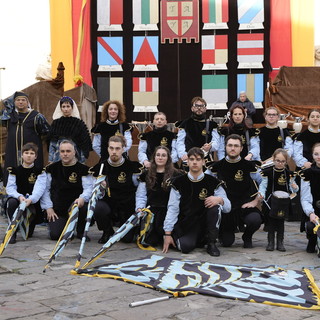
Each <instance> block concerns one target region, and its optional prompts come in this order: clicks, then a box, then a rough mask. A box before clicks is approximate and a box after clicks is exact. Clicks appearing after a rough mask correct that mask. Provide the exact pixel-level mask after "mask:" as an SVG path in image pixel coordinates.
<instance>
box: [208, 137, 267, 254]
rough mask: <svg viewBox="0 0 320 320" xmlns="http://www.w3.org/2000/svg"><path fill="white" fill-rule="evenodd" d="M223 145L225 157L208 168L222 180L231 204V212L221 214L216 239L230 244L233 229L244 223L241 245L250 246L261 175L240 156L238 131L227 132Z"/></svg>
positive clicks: (257, 219)
mask: <svg viewBox="0 0 320 320" xmlns="http://www.w3.org/2000/svg"><path fill="white" fill-rule="evenodd" d="M225 148H226V154H227V155H226V157H225V158H224V159H222V160H220V161H218V162H215V163H213V164H212V165H211V166H209V169H208V171H207V173H210V174H212V175H213V176H216V177H217V178H218V179H219V180H221V181H224V183H225V184H226V191H227V196H228V198H229V199H230V202H231V206H232V209H231V212H230V214H228V215H222V221H221V226H220V232H219V239H220V242H221V244H222V245H223V246H224V247H230V246H231V245H232V244H233V243H234V241H235V232H236V231H237V230H238V228H239V227H242V226H243V225H244V226H245V229H244V233H243V235H242V240H243V247H244V248H252V236H253V234H254V233H255V232H256V231H257V230H258V229H259V228H260V225H261V223H262V218H261V213H260V210H259V209H258V208H257V205H258V203H259V200H260V199H259V196H258V194H257V191H258V189H257V187H256V186H255V182H257V183H258V184H260V182H261V176H260V174H259V173H258V172H257V169H256V167H255V164H254V163H253V162H252V161H248V160H245V159H242V158H241V157H240V153H241V150H242V140H241V137H240V136H239V135H237V134H232V135H230V136H228V137H227V138H226V140H225Z"/></svg>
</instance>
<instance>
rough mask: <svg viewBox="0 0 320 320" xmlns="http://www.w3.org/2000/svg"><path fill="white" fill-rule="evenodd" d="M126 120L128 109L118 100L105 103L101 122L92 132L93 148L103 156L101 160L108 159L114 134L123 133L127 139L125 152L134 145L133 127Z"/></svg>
mask: <svg viewBox="0 0 320 320" xmlns="http://www.w3.org/2000/svg"><path fill="white" fill-rule="evenodd" d="M125 121H126V109H125V106H124V105H123V104H121V103H120V102H119V101H117V100H109V101H107V102H105V103H104V104H103V107H102V112H101V119H100V123H99V124H97V125H96V126H95V127H94V128H93V129H92V130H91V132H92V133H93V134H94V136H93V150H94V151H95V152H96V153H97V154H98V155H99V157H101V161H103V160H106V159H108V156H109V154H108V141H109V138H110V137H112V136H117V135H122V136H124V137H125V140H126V147H125V152H126V153H128V151H129V149H130V148H131V146H132V136H131V131H132V128H131V127H130V126H129V124H128V123H126V122H125Z"/></svg>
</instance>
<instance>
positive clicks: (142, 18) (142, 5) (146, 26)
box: [132, 0, 159, 31]
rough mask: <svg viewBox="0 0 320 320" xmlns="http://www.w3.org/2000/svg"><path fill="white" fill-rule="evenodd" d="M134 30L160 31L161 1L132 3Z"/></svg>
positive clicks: (152, 0) (142, 0) (135, 1)
mask: <svg viewBox="0 0 320 320" xmlns="http://www.w3.org/2000/svg"><path fill="white" fill-rule="evenodd" d="M132 20H133V24H134V28H133V30H138V31H139V30H158V27H157V23H158V22H159V0H133V1H132Z"/></svg>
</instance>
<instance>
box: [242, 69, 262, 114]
mask: <svg viewBox="0 0 320 320" xmlns="http://www.w3.org/2000/svg"><path fill="white" fill-rule="evenodd" d="M241 91H244V92H245V93H246V94H247V97H248V99H249V100H250V101H252V103H253V105H254V106H255V107H256V109H262V108H263V107H262V101H263V99H264V86H263V73H255V74H252V73H251V74H238V76H237V92H238V95H237V97H239V95H240V92H241Z"/></svg>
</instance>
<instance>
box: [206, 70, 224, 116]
mask: <svg viewBox="0 0 320 320" xmlns="http://www.w3.org/2000/svg"><path fill="white" fill-rule="evenodd" d="M202 97H203V99H205V100H206V101H207V109H211V110H213V109H222V110H224V109H228V108H227V101H228V75H226V74H217V75H203V76H202Z"/></svg>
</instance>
